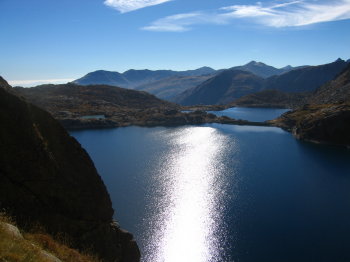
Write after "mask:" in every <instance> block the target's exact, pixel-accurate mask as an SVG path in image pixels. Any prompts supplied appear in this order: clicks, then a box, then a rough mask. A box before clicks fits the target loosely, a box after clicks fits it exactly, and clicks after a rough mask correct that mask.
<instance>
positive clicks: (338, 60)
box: [335, 57, 345, 62]
mask: <svg viewBox="0 0 350 262" xmlns="http://www.w3.org/2000/svg"><path fill="white" fill-rule="evenodd" d="M335 62H345V60H343V59H341V58H340V57H339V58H338V59H337V60H335Z"/></svg>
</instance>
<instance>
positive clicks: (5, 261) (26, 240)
mask: <svg viewBox="0 0 350 262" xmlns="http://www.w3.org/2000/svg"><path fill="white" fill-rule="evenodd" d="M5 223H7V224H12V225H14V222H13V219H11V217H9V216H7V215H6V214H4V213H0V262H51V261H53V260H52V259H50V258H48V257H47V256H44V255H43V251H46V252H48V253H50V254H52V255H53V256H55V257H57V258H59V259H60V260H61V261H62V262H100V260H99V259H97V258H96V257H94V256H92V255H89V254H82V253H80V252H78V251H77V250H75V249H72V248H69V247H68V246H67V245H65V244H63V243H62V242H60V241H57V240H55V239H54V238H53V237H52V236H50V235H49V234H46V233H43V232H40V233H22V235H23V238H21V237H18V236H15V235H13V234H11V233H9V232H8V230H6V228H5V226H4V225H5Z"/></svg>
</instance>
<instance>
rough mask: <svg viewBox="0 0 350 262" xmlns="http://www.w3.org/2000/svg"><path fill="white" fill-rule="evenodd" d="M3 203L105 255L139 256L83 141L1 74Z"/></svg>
mask: <svg viewBox="0 0 350 262" xmlns="http://www.w3.org/2000/svg"><path fill="white" fill-rule="evenodd" d="M0 121H1V127H0V152H1V153H0V208H1V209H5V210H6V212H8V213H9V214H11V215H12V216H14V217H15V219H16V221H17V223H18V224H19V225H21V226H22V227H27V228H28V227H31V226H32V225H35V224H39V225H41V226H43V227H44V228H45V229H46V230H47V232H49V233H51V234H53V235H56V234H60V235H63V236H65V237H66V238H67V239H68V240H69V242H70V243H71V245H72V247H75V248H78V249H81V250H88V251H90V252H93V253H95V254H97V255H98V256H99V257H100V258H102V259H103V260H104V261H125V262H129V261H139V258H140V254H139V250H138V247H137V245H136V243H135V241H134V240H133V237H132V235H131V234H129V233H127V232H125V231H123V230H121V229H119V228H118V226H117V225H116V223H114V222H113V220H112V216H113V209H112V205H111V200H110V198H109V195H108V192H107V190H106V187H105V185H104V183H103V181H102V180H101V178H100V176H99V175H98V173H97V171H96V169H95V167H94V164H93V162H92V161H91V159H90V158H89V156H88V154H87V153H86V152H85V150H84V149H83V148H82V147H81V146H80V144H79V143H78V142H77V141H76V140H75V139H74V138H72V137H71V136H69V134H68V133H67V132H66V131H65V129H64V128H63V127H62V126H61V125H60V124H59V123H58V122H57V121H56V120H55V119H54V118H53V117H51V115H50V114H49V113H47V112H46V111H44V110H42V109H39V108H38V107H36V106H34V105H32V104H30V103H28V102H26V101H25V100H24V99H21V98H19V97H18V96H16V95H14V94H13V93H12V91H11V88H10V86H9V85H8V84H7V83H6V81H5V80H3V79H2V78H0Z"/></svg>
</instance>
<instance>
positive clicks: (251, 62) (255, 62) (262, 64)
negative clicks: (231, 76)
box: [246, 60, 266, 66]
mask: <svg viewBox="0 0 350 262" xmlns="http://www.w3.org/2000/svg"><path fill="white" fill-rule="evenodd" d="M249 65H254V66H265V65H266V64H264V63H262V62H257V61H255V60H252V61H250V62H249V63H247V64H246V66H249Z"/></svg>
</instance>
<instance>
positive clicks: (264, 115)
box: [208, 107, 290, 122]
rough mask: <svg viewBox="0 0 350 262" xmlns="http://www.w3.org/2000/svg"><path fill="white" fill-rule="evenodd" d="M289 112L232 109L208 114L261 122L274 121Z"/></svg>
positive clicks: (242, 108) (245, 108)
mask: <svg viewBox="0 0 350 262" xmlns="http://www.w3.org/2000/svg"><path fill="white" fill-rule="evenodd" d="M289 110H290V109H276V108H248V107H232V108H228V109H226V110H222V111H208V113H213V114H215V115H217V116H228V117H231V118H235V119H243V120H249V121H255V122H263V121H266V120H272V119H275V118H277V117H279V116H280V115H282V114H283V113H285V112H287V111H289Z"/></svg>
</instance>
